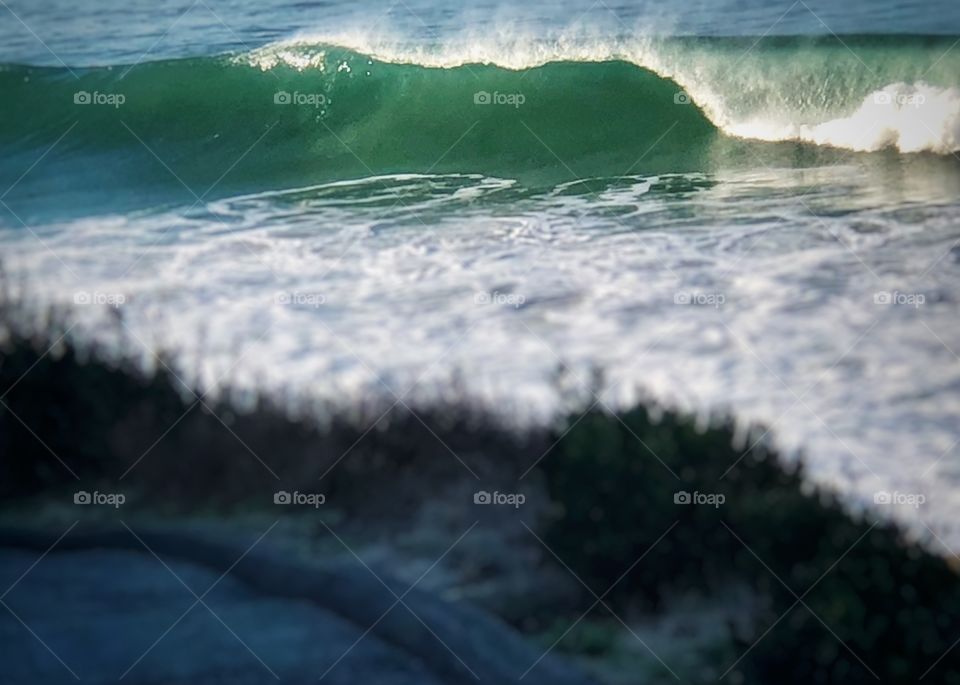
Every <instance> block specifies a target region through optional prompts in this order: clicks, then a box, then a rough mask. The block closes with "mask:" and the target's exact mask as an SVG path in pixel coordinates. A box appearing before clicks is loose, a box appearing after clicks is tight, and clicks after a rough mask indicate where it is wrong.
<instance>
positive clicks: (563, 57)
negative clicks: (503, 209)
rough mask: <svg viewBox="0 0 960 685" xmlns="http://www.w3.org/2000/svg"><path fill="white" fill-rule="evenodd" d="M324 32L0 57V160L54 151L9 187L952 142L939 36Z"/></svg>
mask: <svg viewBox="0 0 960 685" xmlns="http://www.w3.org/2000/svg"><path fill="white" fill-rule="evenodd" d="M335 38H336V40H338V41H339V43H340V45H342V46H346V47H334V46H332V45H331V44H330V41H332V40H334V38H325V39H319V38H303V39H299V40H295V41H291V42H288V43H283V44H274V45H270V46H267V47H265V48H261V49H259V50H255V51H253V52H249V53H245V54H241V55H234V56H219V57H208V58H196V59H184V60H172V61H160V62H152V63H144V64H139V65H135V66H132V67H128V68H120V67H111V68H85V69H73V70H72V71H71V70H68V69H56V68H39V67H28V66H15V65H8V66H4V67H0V89H2V91H3V92H4V93H6V94H7V95H8V96H7V97H6V98H5V99H4V102H3V103H2V104H0V118H2V121H3V122H4V125H3V127H2V130H0V147H2V150H3V152H4V157H5V158H6V160H7V163H4V164H2V165H0V180H4V181H8V184H9V183H13V182H14V181H15V180H16V179H17V177H18V176H19V175H20V174H21V173H22V170H23V169H24V168H26V167H28V166H29V165H30V164H31V163H32V162H33V161H34V160H35V159H36V158H37V155H38V151H42V150H46V149H47V148H49V147H50V146H51V145H52V144H53V143H55V142H56V141H58V140H60V142H59V143H57V154H56V155H51V158H52V159H51V160H49V161H48V162H47V163H45V165H44V167H45V169H47V170H49V171H50V173H47V174H44V175H42V176H39V177H38V176H34V177H32V178H31V179H29V181H28V182H27V183H26V184H25V186H24V188H22V189H21V192H24V193H28V194H33V195H36V196H43V195H45V194H46V193H48V192H49V191H51V190H53V189H54V188H55V189H56V190H57V191H58V192H59V193H67V194H69V192H70V191H71V190H76V191H84V192H86V191H89V190H90V189H91V188H100V189H103V190H104V192H109V191H110V190H117V189H123V188H126V187H129V186H130V185H131V184H132V185H135V186H137V187H138V188H148V189H150V190H152V191H153V192H154V193H155V194H156V195H157V196H158V197H157V198H156V199H158V200H163V199H165V198H166V197H167V196H170V197H171V198H172V197H173V196H177V197H180V199H181V200H182V193H183V186H186V187H187V188H188V189H189V190H190V191H191V193H193V194H195V195H196V196H198V197H203V196H204V193H205V192H206V191H207V190H208V189H210V191H211V193H212V192H213V191H214V186H216V194H219V193H221V192H225V191H226V190H228V189H232V190H234V191H242V190H257V189H266V188H279V187H289V186H290V185H292V184H299V185H303V184H306V183H313V182H325V181H330V180H338V179H347V178H357V177H364V176H374V175H381V174H393V173H459V172H468V173H482V174H487V175H491V176H499V177H506V178H515V179H520V180H523V181H525V182H527V183H531V184H536V183H545V184H551V183H557V182H561V181H568V180H571V179H572V178H589V177H616V176H620V175H624V174H628V173H661V172H665V171H709V170H711V169H714V168H717V167H721V166H729V165H737V164H739V165H744V164H747V165H756V164H757V163H761V164H766V165H775V164H778V165H779V164H786V165H796V164H797V163H798V162H799V163H800V164H807V163H817V162H821V161H825V162H830V161H833V160H836V159H840V158H842V157H843V156H844V153H841V152H839V151H838V150H837V149H839V148H846V149H848V150H855V151H874V150H880V149H885V148H892V149H896V150H899V151H901V152H933V153H942V154H946V153H950V152H953V151H955V150H958V149H960V90H958V85H960V84H958V83H957V81H958V80H960V57H958V56H957V55H956V54H954V53H950V52H949V51H948V48H949V47H950V43H951V42H952V39H950V38H949V37H947V38H943V37H938V38H933V37H930V38H905V37H897V38H883V37H863V38H853V37H848V38H846V39H845V40H844V41H843V42H842V43H841V42H838V41H837V40H834V39H832V38H831V39H829V40H827V39H822V38H818V39H812V38H790V39H787V38H778V39H765V40H763V41H762V42H760V43H756V41H751V40H746V39H670V40H660V41H637V42H633V43H624V42H617V41H614V42H603V41H595V42H591V41H580V42H575V43H569V42H564V41H556V42H552V43H549V44H534V43H524V44H519V43H506V44H504V43H489V44H485V43H482V42H471V43H468V44H467V45H466V46H446V47H438V48H434V49H431V50H427V49H425V48H409V47H406V48H404V47H402V46H397V45H388V44H378V43H376V42H374V41H370V40H365V39H359V38H357V37H349V36H339V37H335ZM65 132H67V133H66V134H65ZM61 136H63V138H62V139H61ZM760 141H767V143H770V142H774V143H780V145H770V144H765V143H762V142H760ZM834 148H837V149H834ZM54 172H55V173H54ZM7 177H9V180H8V178H7ZM77 195H78V198H79V197H80V195H81V193H79V192H78V193H77ZM77 201H78V202H81V201H83V200H80V199H78V200H77ZM96 201H97V202H101V203H102V201H103V198H102V197H100V198H97V200H96Z"/></svg>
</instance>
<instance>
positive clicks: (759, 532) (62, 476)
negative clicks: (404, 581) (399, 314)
mask: <svg viewBox="0 0 960 685" xmlns="http://www.w3.org/2000/svg"><path fill="white" fill-rule="evenodd" d="M0 314H2V320H3V321H5V322H6V323H5V324H4V326H5V330H3V329H2V328H0V332H2V333H3V335H2V336H0V339H2V340H3V343H2V345H0V350H2V351H0V395H2V397H3V403H2V404H0V492H2V495H3V497H4V500H5V501H6V502H7V505H8V506H18V507H30V506H33V505H34V504H35V503H37V502H38V501H42V500H43V499H44V498H49V497H52V496H60V495H64V496H65V493H69V492H71V491H72V490H75V489H76V483H77V481H76V480H75V479H74V477H73V476H72V475H71V473H70V471H71V470H72V471H73V472H74V473H75V474H76V475H77V476H78V477H79V478H80V479H81V480H82V481H83V482H84V485H85V486H86V485H87V484H94V483H110V484H114V485H115V484H116V483H118V482H119V481H120V479H121V477H123V483H124V487H125V488H129V489H131V490H132V491H135V492H136V495H137V496H136V498H131V499H135V500H136V501H137V502H139V503H141V504H144V505H150V506H153V507H162V508H164V509H166V510H179V511H191V510H199V509H201V508H202V509H204V510H210V509H211V508H213V509H216V510H218V511H220V512H221V513H222V514H223V515H225V516H228V515H229V514H230V512H231V511H236V510H238V509H239V508H243V507H249V506H251V504H250V503H251V502H263V503H266V502H268V501H269V500H268V498H269V496H270V493H272V492H274V491H276V490H278V489H288V490H293V489H297V488H302V489H304V490H315V489H316V487H317V483H318V482H319V481H320V479H321V477H323V483H324V486H323V489H324V491H325V492H326V493H327V495H328V497H331V498H336V500H337V502H338V504H339V505H340V506H341V508H342V509H344V510H345V511H346V512H347V513H348V514H350V513H353V514H354V515H355V517H356V518H358V519H359V520H361V521H363V522H364V524H365V525H369V526H371V527H373V526H376V525H377V521H378V520H379V521H382V520H387V519H389V518H391V517H396V516H397V515H398V512H410V511H414V510H416V508H417V507H418V506H419V505H420V504H422V503H423V501H425V500H430V499H431V498H432V497H435V496H437V495H436V493H438V492H440V490H442V489H446V488H454V487H457V486H459V485H463V484H464V483H463V481H464V480H465V479H469V484H470V486H471V487H472V486H473V479H472V477H471V476H469V474H467V472H466V470H465V469H464V468H463V467H462V465H461V464H458V463H457V461H456V460H455V459H453V457H451V455H450V450H452V451H453V452H455V453H456V454H457V455H458V456H459V457H460V458H462V459H463V460H464V462H465V463H467V464H468V465H469V466H470V468H471V469H473V470H475V471H476V472H477V473H478V475H480V476H481V478H483V479H490V478H498V479H500V480H501V481H503V482H511V481H512V482H514V483H515V482H516V478H518V477H519V476H520V474H521V473H522V472H523V470H524V469H525V468H526V467H527V466H529V465H530V464H532V463H534V462H535V461H536V460H537V458H538V457H539V456H540V455H542V454H544V453H547V454H546V457H545V458H544V459H543V460H542V461H541V462H540V463H539V465H538V467H537V470H536V471H535V472H534V474H533V475H532V476H530V477H529V478H531V480H537V479H539V480H538V482H540V483H543V484H544V485H545V487H546V490H547V491H548V492H549V495H550V500H551V501H552V503H551V506H550V510H551V511H552V516H550V517H549V519H548V520H547V521H546V522H538V523H536V524H535V525H538V526H540V531H541V532H540V534H541V536H542V538H543V540H544V542H545V543H546V545H547V546H548V547H549V548H550V549H551V550H552V551H553V552H554V553H555V554H556V556H557V557H558V558H559V559H560V560H562V562H563V563H562V564H559V563H558V562H557V561H556V559H554V558H553V557H552V556H550V555H543V561H542V562H541V563H543V564H547V565H550V566H553V567H555V568H553V569H552V570H553V571H557V570H559V571H560V572H561V573H562V574H565V573H566V571H565V570H564V569H563V568H562V566H563V565H566V566H568V567H569V568H570V570H572V571H573V572H574V573H575V574H576V575H577V576H578V577H579V578H580V579H582V581H583V582H584V583H585V585H586V586H588V587H589V588H590V589H591V590H592V592H593V593H596V595H593V594H591V592H589V591H588V590H586V589H585V588H582V587H581V586H579V584H576V585H574V587H577V588H580V590H582V591H578V592H579V597H574V598H573V601H572V602H571V603H570V604H568V605H566V606H563V607H559V606H558V607H557V608H556V610H555V611H554V612H553V614H552V615H549V616H538V617H537V620H536V621H533V622H527V621H517V624H518V625H520V626H522V627H525V628H526V629H527V630H530V631H531V632H534V633H535V634H536V636H537V639H539V640H540V641H542V642H543V643H545V644H547V645H550V644H553V643H554V642H558V645H557V648H558V649H559V650H561V651H567V652H573V653H576V654H579V655H581V656H582V657H583V658H584V659H586V660H588V661H589V662H590V663H592V664H594V665H596V666H597V670H598V672H599V673H600V674H601V675H607V676H610V679H611V680H614V681H622V682H632V681H631V679H630V677H633V675H637V677H638V678H640V681H641V682H660V681H661V680H662V681H663V682H671V681H673V678H672V676H671V675H670V674H669V672H668V671H667V670H666V668H665V667H664V666H662V665H660V663H659V662H658V661H657V660H655V659H653V658H651V656H650V653H649V652H647V651H646V650H645V649H644V648H642V647H638V645H637V644H636V643H635V642H631V640H632V638H631V635H630V632H628V631H627V629H626V628H625V627H624V626H623V624H621V622H620V619H621V618H622V619H623V621H624V622H625V623H626V624H627V625H628V626H630V628H631V630H633V631H634V633H635V635H636V636H637V637H638V638H642V639H643V640H644V642H647V643H648V644H649V645H650V646H651V648H653V649H654V651H655V652H656V653H657V655H658V656H660V657H662V658H663V660H664V663H666V664H667V665H668V666H669V667H670V668H671V669H673V670H675V671H676V672H677V674H678V676H679V677H680V678H681V680H682V682H690V683H694V682H716V681H717V680H718V678H720V677H721V676H722V677H723V681H725V682H731V683H757V684H766V683H777V684H778V685H779V684H787V685H789V684H793V683H796V684H798V685H799V684H801V683H802V684H803V685H809V684H810V683H844V685H851V684H856V683H871V682H875V681H876V680H877V679H879V681H880V682H883V683H901V682H902V683H906V682H916V681H917V680H918V679H919V678H920V677H921V676H923V675H924V674H925V673H926V672H927V671H928V669H931V667H932V670H930V673H929V676H928V677H929V679H930V682H936V683H960V649H956V650H953V649H951V647H952V646H953V645H954V643H955V641H956V640H957V639H958V638H960V584H958V583H957V576H956V573H955V572H954V570H953V569H952V568H951V566H950V565H949V564H948V562H947V561H946V560H944V559H943V558H941V557H938V556H936V555H933V554H931V553H929V552H927V551H925V550H924V549H923V548H921V547H919V546H917V545H916V544H913V543H911V542H909V541H908V540H907V539H906V538H905V537H904V535H903V533H902V531H901V530H900V529H898V528H897V527H896V526H895V525H894V524H892V523H890V522H888V521H881V520H879V519H877V518H876V517H875V516H874V515H873V514H872V513H871V512H867V513H866V514H863V515H853V514H851V513H850V512H849V511H848V510H847V509H845V508H844V507H843V506H841V504H840V502H838V501H837V499H836V498H835V497H833V496H832V495H831V494H829V493H826V492H823V491H820V490H818V489H816V488H814V487H812V486H811V485H810V484H809V482H808V481H807V480H806V479H805V477H804V475H803V472H802V470H801V469H800V468H799V467H798V466H796V465H795V464H794V463H792V462H788V461H786V460H784V459H783V458H782V457H780V456H778V455H777V454H775V453H773V452H772V451H771V450H769V449H768V448H767V447H766V446H765V445H764V443H762V442H761V443H760V444H758V445H754V446H752V448H750V449H746V450H744V449H743V448H738V447H737V446H736V445H735V444H734V436H735V434H736V431H735V430H734V426H733V424H732V423H731V422H729V421H718V422H716V423H714V424H713V425H711V426H709V427H707V428H706V429H702V428H701V427H698V426H697V424H696V422H695V421H694V420H693V419H691V418H690V417H688V416H684V415H681V414H678V413H675V412H671V411H661V410H659V409H657V408H655V407H651V406H637V407H634V408H632V409H630V410H627V411H623V412H621V413H619V414H618V415H616V416H614V415H611V414H609V413H607V412H603V411H600V410H597V409H591V410H590V411H588V412H587V413H586V415H584V416H582V417H581V414H582V412H572V413H571V414H570V416H569V417H567V418H566V419H565V420H563V421H560V422H559V424H558V425H556V426H553V427H550V428H539V429H530V430H529V431H528V432H526V433H517V432H516V431H511V430H508V429H506V428H504V427H503V426H502V425H501V424H499V423H498V422H497V421H496V420H495V419H494V418H493V417H492V416H491V415H490V414H489V413H487V412H485V411H484V410H483V409H481V408H478V407H477V406H475V405H474V404H471V403H470V402H469V401H467V400H464V401H462V402H459V403H454V404H449V403H448V404H442V403H439V402H438V403H436V404H435V405H433V406H424V407H419V406H418V407H417V415H416V416H414V415H413V414H412V413H410V412H409V411H406V410H404V409H403V408H394V409H393V410H389V411H386V412H385V413H384V409H386V408H387V407H389V404H387V405H383V404H381V403H377V402H371V403H370V404H369V405H368V406H362V407H356V406H355V407H352V408H350V409H343V408H336V407H333V406H325V407H320V408H316V409H317V415H318V416H320V417H321V418H319V419H316V420H309V421H308V420H306V419H303V418H298V417H294V416H290V415H289V413H288V412H287V411H285V410H284V409H282V406H284V405H282V404H280V403H278V402H274V401H270V400H268V399H266V398H261V399H259V400H257V401H255V402H254V403H253V404H252V406H249V408H247V409H245V410H242V411H241V410H239V409H237V408H235V405H236V403H234V402H231V400H230V393H229V392H228V393H226V394H224V395H223V397H222V399H220V400H217V401H216V402H213V401H211V400H207V399H204V401H203V402H202V403H201V402H198V400H197V397H196V396H195V395H194V394H193V393H192V392H191V391H189V390H188V389H187V388H184V387H183V386H182V384H181V383H180V382H179V381H178V380H177V379H176V378H175V377H174V376H173V375H172V374H171V373H169V372H168V371H166V370H164V369H163V367H162V366H161V369H160V371H158V372H157V373H154V374H146V373H144V372H142V371H141V370H140V369H139V368H138V367H137V366H136V365H135V364H133V363H132V362H129V361H120V362H115V363H110V362H107V361H104V359H105V356H104V355H103V354H101V353H99V352H98V351H97V350H86V351H80V350H78V349H77V348H76V346H75V345H73V344H71V343H70V342H69V338H68V339H65V340H64V341H62V342H61V343H59V344H58V345H56V346H54V348H53V349H52V350H51V351H50V352H49V353H48V352H47V350H48V348H49V347H50V344H51V342H52V341H55V340H57V339H58V338H59V337H60V335H61V334H62V332H63V330H64V328H63V325H62V324H60V323H58V320H59V319H60V318H61V317H57V316H49V317H46V318H45V319H44V321H43V325H44V326H45V327H46V329H47V330H45V331H44V332H43V333H42V334H35V333H32V332H30V330H28V329H29V328H30V327H28V326H26V325H25V324H24V323H23V321H22V317H21V315H20V312H19V310H17V309H16V308H13V307H11V306H9V305H7V306H6V307H5V309H4V311H3V312H2V313H0ZM17 322H19V323H17ZM31 325H32V326H33V327H34V330H35V328H36V322H33V324H31ZM207 407H209V410H208V408H207ZM211 410H212V411H211ZM378 417H381V418H380V419H379V420H378V421H376V422H375V421H374V420H375V419H377V418H378ZM418 417H419V418H418ZM371 424H374V426H375V427H374V428H373V429H372V430H370V431H369V433H367V434H366V435H365V434H364V433H365V431H366V429H367V428H368V427H369V426H370V425H371ZM171 426H173V428H172V429H171V428H170V427H171ZM161 436H162V437H163V439H162V440H158V439H159V438H160V437H161ZM361 438H362V439H361ZM748 444H749V443H748ZM551 445H552V446H553V447H552V448H551ZM448 448H449V449H448ZM255 455H261V456H262V457H263V459H264V461H265V462H266V465H267V467H269V469H267V468H265V467H264V464H261V463H258V458H257V456H255ZM138 459H139V460H140V461H139V463H138V464H137V466H136V468H133V469H131V468H130V467H131V466H132V465H133V464H134V463H136V462H137V460H138ZM60 460H62V461H63V463H60ZM128 470H129V475H126V476H125V475H124V474H127V473H128ZM269 471H272V472H273V473H274V474H275V475H276V478H274V477H273V476H272V475H271V474H270V473H269ZM528 482H530V481H528ZM402 483H407V484H411V483H412V484H413V485H411V486H410V487H400V484H402ZM385 492H391V493H395V497H394V498H393V499H389V501H387V500H386V498H378V497H376V496H375V495H376V494H377V493H385ZM684 492H685V493H691V495H692V494H693V493H697V494H698V495H699V496H700V497H701V498H703V497H707V496H710V495H713V496H715V497H714V499H713V501H714V504H713V505H710V504H684V503H677V502H675V496H676V494H677V493H684ZM718 495H722V496H723V498H722V500H723V501H722V503H716V500H717V499H719V498H718V497H716V496H718ZM464 506H470V504H469V503H465V505H464ZM411 520H412V518H411ZM541 551H542V550H541ZM528 572H529V573H530V574H538V573H541V572H543V569H542V568H540V569H538V568H536V567H535V566H531V567H530V568H529V569H528ZM744 588H746V596H748V597H749V601H742V600H740V599H738V597H740V596H741V595H738V594H737V592H739V591H740V590H741V589H744ZM597 596H599V597H600V598H602V600H603V601H602V603H601V604H597V606H595V607H594V608H593V611H592V613H591V614H590V615H589V617H588V618H587V619H586V620H584V621H583V622H582V625H580V626H578V627H577V628H574V629H573V630H570V631H569V632H566V631H567V626H569V625H571V624H572V623H573V622H574V621H575V620H576V619H577V618H578V617H580V616H581V615H582V614H583V613H584V612H586V611H587V609H589V608H590V607H591V606H594V605H595V603H596V602H597ZM698 603H699V605H700V606H702V607H703V609H702V610H701V611H700V614H699V615H700V619H699V620H700V621H701V622H702V623H705V624H706V623H709V624H710V628H711V631H712V632H711V631H708V632H710V634H709V635H708V636H707V637H706V638H704V637H703V635H702V634H700V635H699V636H697V635H692V634H687V633H684V631H683V630H676V631H673V632H671V633H670V634H665V631H666V628H665V627H664V626H667V625H668V624H670V621H669V620H668V619H669V618H670V616H671V615H672V614H675V613H677V611H678V608H677V607H678V605H679V604H683V607H684V611H685V612H687V614H688V615H690V616H693V617H694V619H696V617H697V615H698V613H697V609H696V607H697V606H698ZM724 603H726V604H727V607H726V609H727V611H726V613H724V612H723V611H721V612H720V613H719V614H717V613H716V612H714V611H713V608H715V607H716V606H717V605H718V604H720V605H723V604H724ZM691 604H692V606H693V607H694V609H693V610H692V611H691V610H690V606H691ZM614 614H615V615H616V617H619V618H615V617H614ZM717 616H720V617H721V618H719V619H718V618H717ZM724 616H725V618H723V617H724ZM718 623H719V624H718ZM702 632H703V631H701V633H702ZM658 634H659V639H658ZM628 644H629V645H630V647H627V646H625V645H628ZM631 650H632V651H631ZM741 657H742V658H741ZM941 657H942V658H941ZM738 659H739V661H738ZM938 659H939V661H938ZM734 662H736V665H735V666H734ZM631 664H632V665H631ZM731 667H732V668H731ZM624 669H634V670H633V671H631V673H629V674H628V675H629V676H630V677H626V676H625V675H624Z"/></svg>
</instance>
